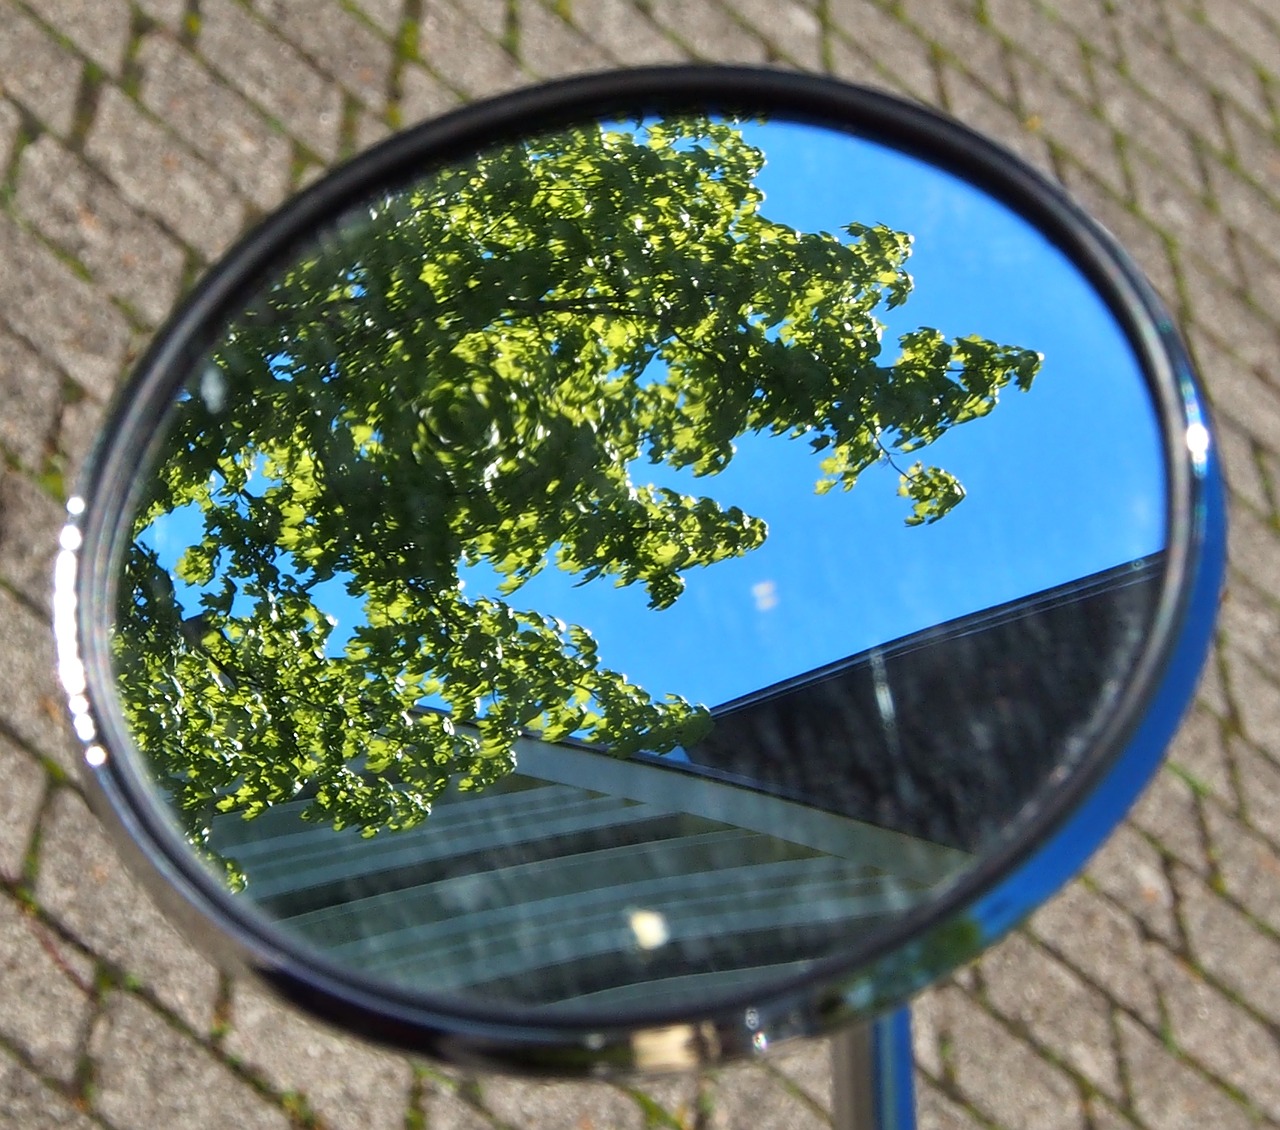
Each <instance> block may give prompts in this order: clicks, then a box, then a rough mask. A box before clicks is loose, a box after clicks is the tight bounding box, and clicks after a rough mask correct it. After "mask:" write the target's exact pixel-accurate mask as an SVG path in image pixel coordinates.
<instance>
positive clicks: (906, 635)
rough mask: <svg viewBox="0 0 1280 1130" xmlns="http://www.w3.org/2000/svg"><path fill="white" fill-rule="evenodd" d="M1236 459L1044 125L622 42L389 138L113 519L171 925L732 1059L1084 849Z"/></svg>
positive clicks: (301, 981) (545, 1063) (311, 990)
mask: <svg viewBox="0 0 1280 1130" xmlns="http://www.w3.org/2000/svg"><path fill="white" fill-rule="evenodd" d="M1214 489H1215V487H1214V481H1213V471H1212V465H1211V459H1210V451H1209V435H1208V432H1207V430H1206V428H1205V424H1204V420H1203V408H1202V406H1201V405H1200V403H1199V401H1198V399H1197V394H1196V392H1195V390H1194V387H1193V385H1192V383H1191V379H1190V376H1189V374H1188V371H1187V368H1186V365H1185V362H1184V360H1183V356H1182V354H1181V352H1180V350H1179V347H1178V345H1177V343H1176V341H1175V339H1174V338H1173V336H1172V334H1171V331H1170V330H1169V328H1168V325H1167V322H1166V321H1165V320H1164V319H1163V316H1162V314H1161V313H1160V311H1159V309H1158V307H1157V306H1156V304H1155V302H1154V300H1153V299H1152V297H1151V296H1150V294H1149V292H1148V291H1147V290H1146V289H1145V287H1144V286H1143V284H1142V283H1141V281H1140V280H1139V279H1137V277H1136V276H1135V275H1134V274H1133V272H1132V270H1131V268H1129V267H1128V265H1127V264H1126V262H1125V261H1124V260H1123V259H1122V258H1121V257H1120V256H1119V255H1118V253H1117V252H1116V251H1115V249H1114V248H1113V247H1112V245H1111V244H1110V243H1109V241H1108V240H1107V238H1106V237H1105V236H1104V235H1102V234H1101V233H1099V232H1098V231H1097V230H1096V229H1095V228H1094V227H1093V226H1092V225H1091V224H1089V223H1088V221H1087V220H1086V219H1085V218H1084V217H1082V216H1081V215H1080V214H1079V213H1078V212H1077V211H1076V210H1075V209H1074V208H1073V207H1072V206H1071V205H1070V204H1069V203H1068V202H1067V201H1065V200H1064V199H1063V198H1062V197H1061V196H1060V195H1059V194H1058V193H1057V192H1056V191H1055V190H1054V189H1052V188H1050V187H1049V186H1047V185H1046V184H1044V183H1043V182H1041V181H1040V180H1039V179H1038V178H1037V177H1036V176H1035V175H1034V174H1032V173H1031V172H1029V171H1027V170H1026V169H1025V168H1023V167H1022V166H1020V165H1018V164H1017V163H1016V162H1014V161H1013V159H1012V158H1010V157H1009V156H1008V155H1007V154H1004V153H1002V152H999V151H997V150H995V149H994V148H993V147H990V146H988V145H987V144H986V143H984V142H982V141H980V139H977V138H975V137H974V136H972V135H970V134H968V133H967V132H966V131H964V130H962V129H961V128H960V127H958V126H956V125H954V124H952V123H949V122H946V121H943V120H941V119H939V118H937V117H936V116H934V115H931V114H929V113H927V112H926V111H924V110H921V109H918V108H914V107H909V106H907V105H905V104H901V103H898V102H895V101H893V100H891V99H887V98H885V97H883V96H879V95H873V94H870V93H868V92H865V91H861V90H856V89H853V88H849V87H844V86H840V85H836V84H833V83H829V82H825V81H819V80H812V79H802V78H800V77H799V76H793V75H782V74H777V73H752V72H740V71H699V70H679V71H656V72H655V71H642V72H633V73H629V74H615V75H610V76H602V77H597V78H592V79H587V80H578V81H575V82H570V83H566V84H560V85H557V86H553V87H548V88H542V89H540V90H536V91H529V92H524V93H522V94H520V95H517V96H514V97H510V98H507V99H503V100H499V101H497V102H494V103H489V104H485V105H482V106H478V107H473V108H470V109H468V110H465V111H462V112H460V113H458V114H456V115H453V116H452V117H450V118H447V119H444V120H442V121H440V122H438V123H435V124H433V125H430V126H426V127H423V128H421V129H419V130H418V131H415V132H413V133H410V134H407V135H404V136H402V137H400V138H397V139H394V140H392V141H391V142H389V143H387V144H385V145H383V146H382V147H380V148H379V149H377V150H374V151H373V152H371V153H370V154H367V155H365V156H364V157H362V158H361V159H359V160H358V161H356V162H355V163H354V164H352V165H351V166H348V167H347V168H346V169H344V170H342V171H340V172H338V173H337V174H335V175H334V176H332V177H331V178H329V179H328V180H327V181H325V182H323V183H322V184H320V185H319V186H317V187H316V188H314V189H312V190H311V191H310V192H309V193H307V194H306V195H304V196H303V197H301V198H300V199H299V200H297V201H295V202H294V203H293V204H291V205H290V206H289V207H288V208H286V209H285V210H284V211H283V212H282V213H280V214H278V215H277V216H275V217H274V218H272V219H271V220H270V221H269V222H268V223H267V224H266V225H265V226H264V227H263V228H261V229H260V230H259V231H258V232H257V233H256V234H255V235H254V236H252V237H251V238H250V239H249V240H248V241H247V242H246V243H245V244H243V245H242V246H241V247H240V248H238V249H237V250H236V251H235V252H233V253H232V255H231V256H230V257H229V258H228V259H227V260H226V261H225V263H224V264H223V265H222V267H221V268H220V269H219V270H218V271H216V272H215V273H214V275H213V276H212V277H211V278H210V279H209V280H207V281H206V283H205V284H204V285H203V287H202V288H201V289H200V290H199V291H198V292H197V293H196V295H195V296H194V297H193V298H192V299H191V300H190V302H189V303H188V304H187V306H186V307H185V308H184V310H183V311H182V312H180V313H179V314H178V315H177V316H176V317H175V319H174V320H173V321H172V322H171V324H170V326H169V327H168V329H167V330H166V331H165V333H163V334H162V335H161V337H160V339H159V340H158V342H157V344H156V345H155V346H154V347H153V349H152V351H151V353H150V354H149V356H148V357H147V359H146V360H145V361H144V362H143V364H142V365H141V367H140V369H139V371H138V374H137V376H136V379H135V381H134V383H133V385H132V387H131V388H130V389H129V390H128V392H127V393H126V394H125V396H124V398H123V399H122V400H121V402H120V405H119V407H118V409H117V411H116V413H115V416H114V418H113V420H112V422H111V424H110V426H109V428H108V430H107V432H106V434H105V436H104V438H103V441H102V444H101V446H100V449H99V452H98V455H97V458H96V461H95V463H94V465H93V468H92V470H91V471H90V473H89V475H88V478H87V480H86V483H85V486H84V489H83V490H82V491H81V492H80V493H79V494H78V495H77V497H76V498H75V499H74V500H73V501H72V504H71V512H72V522H71V524H70V525H69V526H68V527H67V529H66V531H65V532H64V541H63V544H64V554H63V557H62V559H61V560H60V564H59V600H58V607H59V618H60V619H59V633H60V641H61V643H62V644H63V651H62V656H63V675H64V680H65V681H66V683H67V686H68V690H69V691H70V692H71V695H72V708H73V712H74V715H75V723H76V727H77V730H78V732H79V733H80V736H81V737H82V738H83V740H84V742H85V745H86V754H85V756H86V760H87V762H88V765H89V766H90V767H91V770H92V777H93V780H94V781H95V782H96V784H97V792H98V794H99V799H100V801H101V802H102V804H103V806H104V807H105V808H107V809H109V810H110V811H111V812H112V813H113V814H114V815H115V818H116V821H117V823H118V824H119V825H120V826H121V827H122V828H123V829H124V831H125V834H126V837H127V839H128V842H129V843H130V844H131V845H132V846H133V847H135V848H137V849H139V854H140V856H141V859H142V861H143V863H144V865H145V866H146V867H147V868H149V869H150V871H151V872H152V873H153V875H155V876H158V877H159V879H160V884H161V886H162V893H163V895H164V897H165V898H166V900H167V902H168V904H169V906H170V907H171V909H173V910H174V912H175V914H176V916H177V917H178V918H179V919H180V920H181V921H183V922H184V923H185V924H186V925H187V926H188V928H189V929H190V930H191V932H193V933H194V934H195V935H197V936H198V937H203V938H205V939H206V940H207V941H209V944H212V945H213V946H215V947H217V948H220V951H221V952H222V953H224V954H225V955H227V956H229V957H231V958H233V959H235V960H237V961H239V962H240V963H241V964H245V965H248V966H249V967H250V968H252V969H253V970H255V971H256V972H257V973H259V975H261V976H262V977H264V978H265V979H267V980H268V981H269V982H271V983H273V984H274V985H275V986H276V987H277V988H278V989H280V990H281V991H282V992H285V993H286V994H288V995H290V996H292V997H293V998H295V999H298V1000H300V1001H303V1002H304V1003H306V1004H307V1005H309V1007H311V1008H313V1009H314V1010H316V1011H318V1012H319V1013H320V1014H321V1015H324V1016H327V1017H329V1018H331V1019H337V1020H339V1021H341V1022H344V1023H347V1024H349V1025H353V1026H356V1027H359V1028H360V1029H362V1030H364V1031H366V1032H368V1033H370V1034H372V1035H374V1036H376V1037H378V1038H381V1039H384V1040H389V1041H393V1042H397V1043H400V1044H402V1045H405V1046H409V1047H414V1048H417V1049H419V1050H429V1051H433V1052H435V1053H436V1054H440V1055H445V1056H451V1057H454V1058H467V1057H471V1058H482V1059H484V1060H486V1061H488V1062H492V1063H497V1064H501V1065H506V1066H513V1065H514V1066H524V1067H534V1068H539V1067H540V1068H546V1069H554V1070H558V1071H569V1072H572V1071H583V1070H590V1069H593V1068H596V1069H598V1068H599V1067H600V1065H602V1064H603V1065H605V1067H617V1068H628V1067H635V1066H676V1065H681V1064H684V1063H692V1062H699V1061H707V1060H714V1059H717V1058H720V1057H721V1056H723V1055H726V1054H731V1053H734V1052H738V1051H742V1050H746V1049H749V1048H752V1047H755V1048H761V1047H763V1046H765V1045H766V1044H768V1043H769V1042H771V1041H774V1040H776V1039H777V1038H779V1037H781V1036H785V1035H788V1034H793V1033H801V1032H809V1031H817V1030H821V1029H822V1028H824V1027H827V1026H829V1025H831V1024H833V1023H836V1022H838V1021H840V1020H842V1019H846V1018H852V1017H857V1016H865V1015H871V1014H872V1013H874V1012H875V1011H876V1010H878V1009H882V1008H884V1007H886V1006H888V1005H890V1004H893V1003H895V1002H897V1001H899V1000H901V999H903V998H904V997H905V996H906V995H908V994H909V993H910V992H912V991H914V990H915V989H917V988H919V987H920V986H922V985H923V984H925V983H927V981H929V980H930V979H932V978H933V977H935V976H937V975H939V974H940V973H942V972H945V971H946V970H948V969H950V968H952V967H954V965H956V964H957V963H959V962H961V961H963V960H965V959H967V958H969V957H970V956H972V955H973V954H974V953H976V952H977V951H978V950H979V949H980V948H981V947H982V946H983V945H985V944H987V943H989V941H990V940H992V937H993V936H994V934H995V933H996V932H998V931H999V930H1000V929H1003V928H1006V927H1007V926H1008V925H1009V924H1011V921H1012V920H1013V919H1014V918H1016V916H1017V915H1018V914H1020V913H1024V912H1025V911H1026V910H1027V909H1028V908H1029V906H1030V905H1031V904H1032V903H1033V901H1034V900H1035V899H1036V898H1038V897H1042V896H1043V893H1045V892H1043V891H1041V892H1039V893H1038V894H1037V893H1035V886H1036V876H1037V875H1039V876H1040V877H1041V880H1043V876H1044V875H1046V874H1049V871H1045V870H1044V868H1045V866H1047V865H1046V864H1044V862H1043V859H1044V858H1045V857H1044V845H1045V844H1046V843H1048V842H1052V841H1051V837H1052V836H1053V835H1054V834H1055V833H1058V834H1059V836H1058V840H1057V841H1056V843H1057V847H1056V848H1055V851H1056V852H1057V853H1058V854H1057V855H1056V856H1054V858H1055V859H1056V860H1058V862H1057V863H1056V864H1054V865H1053V866H1057V867H1059V868H1061V867H1062V866H1064V864H1063V863H1062V860H1063V859H1064V858H1065V859H1066V860H1067V863H1066V864H1065V866H1067V867H1068V869H1069V868H1071V867H1074V866H1078V865H1079V863H1080V862H1082V860H1083V858H1084V855H1085V853H1087V851H1088V850H1089V849H1090V848H1091V847H1092V846H1094V845H1095V844H1096V842H1097V839H1098V838H1099V836H1100V835H1101V834H1103V832H1105V826H1103V825H1101V824H1100V823H1099V822H1098V820H1097V818H1096V817H1090V818H1089V820H1087V821H1085V824H1084V825H1083V826H1081V825H1080V816H1079V813H1080V811H1081V808H1080V806H1081V805H1082V804H1085V803H1093V804H1097V803H1099V802H1098V799H1097V798H1098V797H1099V796H1100V795H1101V796H1104V798H1105V797H1111V798H1112V799H1113V800H1114V799H1115V798H1117V797H1119V798H1123V799H1128V798H1130V797H1131V796H1132V792H1133V788H1135V787H1136V786H1135V785H1134V784H1133V783H1132V780H1130V779H1131V778H1133V777H1134V775H1135V773H1137V774H1138V776H1139V777H1140V776H1141V773H1140V770H1141V769H1142V767H1145V768H1146V769H1147V770H1149V768H1150V765H1151V763H1152V756H1153V754H1152V751H1153V750H1154V749H1157V748H1158V746H1159V745H1160V744H1161V741H1162V739H1163V736H1165V735H1167V734H1168V733H1171V732H1172V729H1173V727H1174V725H1175V724H1176V721H1177V713H1178V712H1179V711H1180V709H1181V706H1182V704H1183V701H1184V700H1185V697H1186V695H1187V694H1188V693H1189V685H1190V679H1191V673H1192V672H1193V671H1194V668H1195V666H1196V665H1197V664H1198V661H1199V659H1200V657H1201V655H1202V653H1203V649H1204V646H1205V642H1206V639H1207V629H1206V627H1205V626H1204V624H1203V623H1202V621H1203V620H1204V618H1205V616H1206V613H1207V612H1211V608H1212V604H1213V601H1214V598H1215V596H1216V587H1217V584H1218V578H1219V574H1220V563H1219V562H1217V558H1216V556H1215V555H1218V554H1220V545H1218V543H1219V542H1220V540H1221V538H1220V531H1219V530H1217V525H1218V524H1220V507H1219V504H1218V503H1217V502H1216V495H1215V494H1214ZM1215 547H1216V548H1215ZM1126 759H1127V760H1126ZM1121 770H1123V774H1127V775H1128V776H1127V777H1124V776H1123V774H1122V777H1117V776H1116V774H1117V772H1119V771H1121ZM1122 778H1123V779H1122ZM1104 781H1109V782H1111V785H1110V787H1111V789H1112V791H1111V792H1109V793H1107V792H1105V791H1104V792H1103V793H1101V794H1100V793H1099V792H1098V786H1099V783H1100V782H1104ZM1117 782H1118V783H1117ZM1126 790H1127V791H1126ZM1091 798H1092V799H1091ZM1073 813H1076V814H1077V817H1076V818H1077V824H1076V827H1075V831H1074V833H1073V837H1072V842H1071V845H1070V846H1068V847H1067V848H1065V849H1064V848H1063V839H1062V835H1061V829H1062V828H1063V826H1064V821H1066V820H1068V819H1069V818H1071V816H1072V814H1073ZM1063 850H1065V851H1066V853H1067V854H1066V856H1065V857H1064V856H1063V855H1062V852H1063ZM1037 860H1040V862H1039V863H1037ZM1037 867H1040V868H1041V870H1040V871H1037V870H1036V868H1037ZM1020 884H1021V885H1020ZM210 924H212V925H213V927H214V928H215V929H214V930H213V931H212V932H211V930H210ZM210 939H211V940H210Z"/></svg>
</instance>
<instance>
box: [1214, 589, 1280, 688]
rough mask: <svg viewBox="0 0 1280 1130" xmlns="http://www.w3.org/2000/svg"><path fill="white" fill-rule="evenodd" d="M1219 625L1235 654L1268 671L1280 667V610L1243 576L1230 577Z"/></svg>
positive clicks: (1223, 636)
mask: <svg viewBox="0 0 1280 1130" xmlns="http://www.w3.org/2000/svg"><path fill="white" fill-rule="evenodd" d="M1218 624H1219V629H1218V630H1219V634H1220V636H1221V637H1222V638H1224V639H1225V640H1226V641H1227V642H1228V643H1229V644H1230V645H1231V649H1232V651H1233V652H1238V653H1239V654H1240V655H1244V656H1248V657H1249V658H1250V659H1252V660H1253V661H1254V662H1255V663H1257V664H1258V665H1259V666H1261V667H1262V668H1263V669H1264V670H1272V671H1274V670H1276V669H1277V668H1280V608H1278V607H1277V606H1276V603H1275V601H1274V600H1273V599H1272V598H1271V597H1270V596H1268V595H1264V594H1263V592H1262V591H1261V590H1259V589H1258V588H1257V587H1255V586H1254V585H1251V584H1249V582H1248V581H1247V580H1245V579H1244V578H1243V577H1240V576H1229V577H1228V578H1227V591H1226V593H1225V595H1224V596H1223V600H1222V607H1221V610H1220V612H1219V614H1218Z"/></svg>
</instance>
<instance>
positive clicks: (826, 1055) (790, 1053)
mask: <svg viewBox="0 0 1280 1130" xmlns="http://www.w3.org/2000/svg"><path fill="white" fill-rule="evenodd" d="M914 1022H915V1015H914V1010H913V1013H912V1023H913V1024H914ZM914 1038H915V1037H914V1032H913V1034H912V1040H913V1042H914ZM765 1063H766V1066H767V1067H768V1068H770V1069H771V1070H773V1071H776V1072H777V1073H778V1074H779V1075H785V1076H786V1077H787V1079H788V1080H790V1081H791V1082H792V1083H793V1084H795V1086H797V1087H799V1088H800V1089H801V1090H802V1091H803V1092H804V1093H805V1094H806V1095H808V1096H809V1097H810V1098H811V1099H813V1101H814V1102H816V1103H818V1104H819V1105H820V1106H823V1107H825V1108H827V1109H828V1110H829V1109H830V1108H831V1041H830V1040H816V1039H813V1040H800V1041H799V1042H797V1043H793V1044H788V1045H785V1050H784V1051H781V1052H777V1053H770V1055H769V1057H768V1059H766V1060H765ZM646 1089H647V1087H646Z"/></svg>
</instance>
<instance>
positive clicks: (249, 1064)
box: [223, 985, 413, 1130]
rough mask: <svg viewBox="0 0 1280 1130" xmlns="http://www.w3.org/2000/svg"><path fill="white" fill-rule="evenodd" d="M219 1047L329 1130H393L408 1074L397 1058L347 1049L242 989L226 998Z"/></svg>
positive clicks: (404, 1102)
mask: <svg viewBox="0 0 1280 1130" xmlns="http://www.w3.org/2000/svg"><path fill="white" fill-rule="evenodd" d="M223 1048H224V1049H225V1050H226V1052H227V1053H228V1054H229V1055H231V1056H232V1057H233V1058H234V1059H235V1060H237V1061H238V1062H239V1063H241V1064H243V1065H244V1067H246V1068H247V1069H248V1070H250V1071H251V1072H253V1073H254V1074H255V1075H258V1076H261V1077H262V1078H263V1079H265V1080H267V1082H268V1083H270V1084H271V1086H273V1087H274V1088H275V1089H276V1090H278V1091H281V1092H284V1091H291V1090H300V1091H301V1092H302V1093H303V1094H305V1095H306V1097H307V1105H308V1106H309V1107H310V1108H311V1110H312V1111H313V1112H314V1113H315V1114H317V1115H318V1116H319V1117H321V1118H322V1119H324V1123H325V1125H326V1126H329V1127H332V1130H401V1127H402V1126H403V1124H404V1112H405V1108H406V1106H407V1104H408V1093H409V1087H410V1085H411V1083H412V1081H413V1070H412V1068H410V1066H409V1064H408V1063H406V1062H405V1061H404V1059H403V1058H401V1057H398V1056H392V1055H389V1054H387V1053H385V1052H380V1051H375V1050H373V1049H372V1048H364V1047H353V1046H352V1044H351V1042H350V1041H349V1040H344V1039H342V1038H340V1037H339V1036H337V1035H336V1034H334V1033H333V1032H331V1031H329V1030H327V1029H325V1028H322V1027H320V1026H319V1025H317V1024H314V1023H312V1022H310V1021H308V1020H304V1019H302V1018H301V1017H300V1016H298V1015H297V1014H296V1013H294V1012H292V1011H290V1010H287V1009H285V1008H283V1007H282V1006H280V1005H278V1004H276V1003H275V1002H274V1001H272V1000H270V999H268V998H267V997H265V996H264V995H263V994H261V993H260V992H256V991H254V990H253V989H252V988H251V987H249V986H248V985H240V986H237V988H236V990H235V992H234V995H233V996H232V1000H231V1010H230V1017H229V1020H228V1031H227V1034H226V1036H225V1037H224V1040H223Z"/></svg>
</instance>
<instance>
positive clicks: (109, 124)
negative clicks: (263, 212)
mask: <svg viewBox="0 0 1280 1130" xmlns="http://www.w3.org/2000/svg"><path fill="white" fill-rule="evenodd" d="M86 150H87V152H88V154H89V156H90V158H91V159H92V160H94V161H95V162H96V163H97V164H98V166H99V168H101V169H102V170H103V172H105V173H106V174H107V176H109V177H110V178H111V179H112V180H113V181H114V182H115V184H116V185H117V186H118V187H119V189H120V191H121V192H122V193H123V194H124V196H125V198H126V199H127V200H129V201H130V202H131V203H132V204H133V205H134V206H135V207H138V208H140V209H142V211H144V212H147V213H149V214H150V215H152V216H155V217H157V218H158V219H160V220H162V221H163V222H164V223H165V224H167V225H168V227H169V230H170V231H172V232H173V233H174V234H175V235H177V236H178V238H180V239H182V240H184V241H185V242H187V243H189V244H190V245H191V246H192V247H194V248H195V249H196V250H197V251H199V252H200V253H201V254H203V255H204V256H205V257H206V258H213V257H214V256H216V255H217V254H219V252H221V251H224V250H225V249H226V248H227V246H228V245H229V244H230V243H231V241H232V240H233V239H234V238H235V236H236V235H237V234H238V233H239V231H240V229H241V227H242V226H243V225H244V205H243V204H242V203H241V201H240V199H239V198H238V197H237V196H236V194H235V192H234V190H233V189H232V187H231V185H230V183H229V182H228V181H227V179H226V178H225V177H224V176H223V175H222V174H221V173H219V172H215V171H214V169H212V168H211V167H210V166H209V165H207V164H205V162H203V161H202V160H200V159H199V158H198V157H196V156H195V155H194V154H192V153H190V152H189V151H188V150H186V149H185V148H183V147H182V146H181V145H180V144H178V142H177V141H176V139H175V138H173V137H172V136H171V135H170V134H169V133H168V132H167V131H166V130H164V129H163V128H161V127H160V126H159V125H158V124H157V123H156V122H154V121H153V120H152V119H151V118H149V117H147V116H146V115H145V114H143V113H142V111H141V110H139V109H138V108H137V107H136V106H135V105H134V104H133V103H132V102H130V101H129V99H128V98H126V97H125V96H124V95H123V94H121V93H120V92H119V91H118V90H116V89H115V88H114V87H108V88H107V89H105V90H104V91H103V93H102V98H101V99H100V101H99V103H98V113H97V116H96V118H95V119H94V124H93V128H92V129H91V130H90V132H89V138H88V142H87V144H86Z"/></svg>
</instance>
